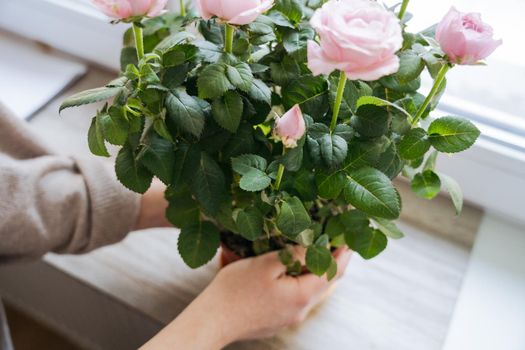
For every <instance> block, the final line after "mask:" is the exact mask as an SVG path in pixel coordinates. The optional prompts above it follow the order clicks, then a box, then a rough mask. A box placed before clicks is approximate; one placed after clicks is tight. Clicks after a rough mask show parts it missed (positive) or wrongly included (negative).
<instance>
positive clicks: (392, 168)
mask: <svg viewBox="0 0 525 350" xmlns="http://www.w3.org/2000/svg"><path fill="white" fill-rule="evenodd" d="M404 166H405V162H404V161H403V160H401V158H400V157H399V154H398V153H397V148H396V145H395V143H392V144H391V145H390V147H388V148H387V150H386V151H385V152H383V153H382V154H381V155H380V156H379V159H378V161H377V163H376V165H375V166H374V168H376V169H377V170H379V171H381V172H382V173H383V174H385V175H386V176H388V178H390V179H394V178H396V177H397V175H399V173H401V171H402V170H403V167H404Z"/></svg>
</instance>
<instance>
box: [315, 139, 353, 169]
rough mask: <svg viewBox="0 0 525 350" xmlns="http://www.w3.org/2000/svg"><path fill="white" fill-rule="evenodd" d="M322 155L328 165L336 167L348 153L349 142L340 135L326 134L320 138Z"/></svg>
mask: <svg viewBox="0 0 525 350" xmlns="http://www.w3.org/2000/svg"><path fill="white" fill-rule="evenodd" d="M319 145H320V147H321V157H322V158H323V160H324V162H325V164H326V165H327V166H328V167H331V168H333V167H336V166H337V165H339V164H341V163H342V162H343V161H344V160H345V158H346V155H347V153H348V144H347V143H346V141H345V140H344V139H343V138H342V137H341V136H339V135H335V134H332V135H328V134H327V135H324V136H323V137H322V138H321V139H320V140H319Z"/></svg>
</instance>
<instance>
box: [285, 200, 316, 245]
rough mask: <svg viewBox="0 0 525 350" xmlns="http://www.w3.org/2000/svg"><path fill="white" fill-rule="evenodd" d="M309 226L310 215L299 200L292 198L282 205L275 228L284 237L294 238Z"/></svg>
mask: <svg viewBox="0 0 525 350" xmlns="http://www.w3.org/2000/svg"><path fill="white" fill-rule="evenodd" d="M310 225H311V219H310V215H309V214H308V212H307V211H306V209H305V207H304V205H303V203H302V202H301V200H300V199H299V198H297V197H292V198H289V199H287V200H286V201H285V202H283V203H282V205H281V210H280V212H279V215H278V216H277V227H278V228H279V230H280V231H281V232H282V233H283V234H284V235H285V236H287V237H290V238H295V237H296V236H297V235H298V234H299V233H301V232H302V231H303V230H306V229H307V228H309V227H310Z"/></svg>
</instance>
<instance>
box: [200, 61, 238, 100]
mask: <svg viewBox="0 0 525 350" xmlns="http://www.w3.org/2000/svg"><path fill="white" fill-rule="evenodd" d="M197 87H198V89H199V97H200V98H210V99H215V98H218V97H221V96H222V95H224V93H226V91H228V90H234V89H235V86H234V85H232V83H231V82H230V80H229V79H228V77H227V76H226V65H225V64H223V63H215V64H210V65H209V66H207V67H206V68H204V69H203V70H202V72H200V74H199V78H198V79H197Z"/></svg>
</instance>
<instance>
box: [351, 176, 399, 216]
mask: <svg viewBox="0 0 525 350" xmlns="http://www.w3.org/2000/svg"><path fill="white" fill-rule="evenodd" d="M347 177H348V182H347V184H346V187H345V190H344V196H345V199H346V201H347V202H348V203H349V204H352V205H353V206H354V207H356V208H357V209H360V210H362V211H364V212H366V213H367V214H370V215H373V216H378V217H381V218H385V219H397V218H398V217H399V215H400V213H401V203H400V198H399V194H398V193H397V190H396V189H395V188H394V186H393V185H392V183H391V182H390V179H389V178H388V177H386V176H385V175H384V174H383V173H381V172H380V171H379V170H376V169H373V168H368V167H365V168H360V169H358V170H353V171H350V172H349V173H348V174H347Z"/></svg>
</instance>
